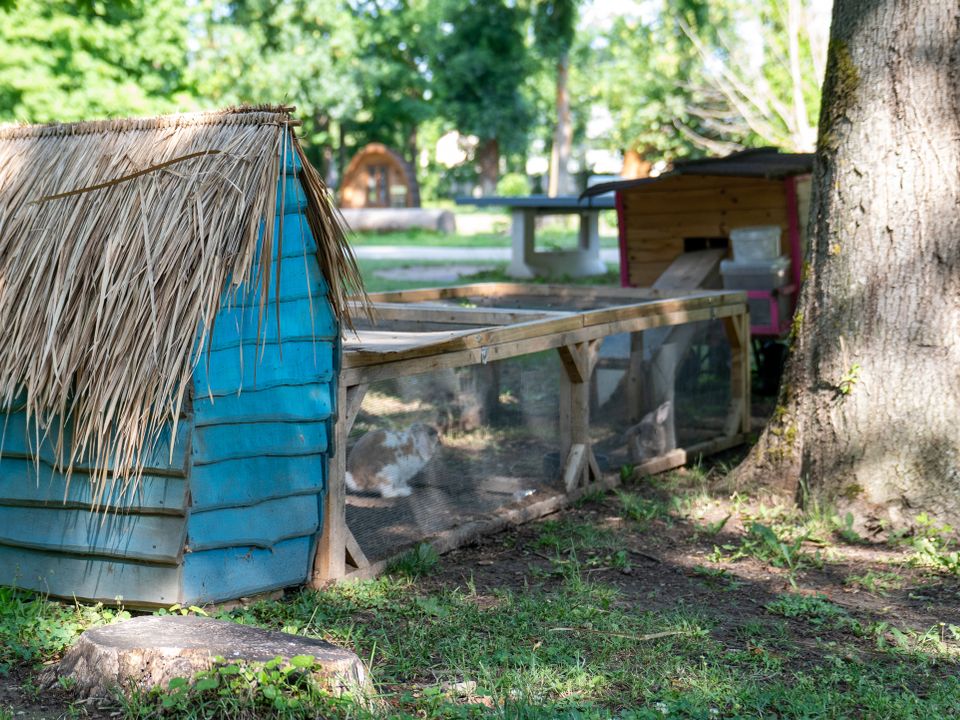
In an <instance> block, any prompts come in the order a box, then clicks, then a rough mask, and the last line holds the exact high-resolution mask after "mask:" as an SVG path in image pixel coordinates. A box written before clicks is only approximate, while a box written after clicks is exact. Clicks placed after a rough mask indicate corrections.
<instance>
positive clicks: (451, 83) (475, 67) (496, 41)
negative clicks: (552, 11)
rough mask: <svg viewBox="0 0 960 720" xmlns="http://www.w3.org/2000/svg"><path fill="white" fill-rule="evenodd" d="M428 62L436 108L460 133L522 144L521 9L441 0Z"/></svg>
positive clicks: (524, 53) (526, 123) (483, 0)
mask: <svg viewBox="0 0 960 720" xmlns="http://www.w3.org/2000/svg"><path fill="white" fill-rule="evenodd" d="M442 7H443V12H442V14H441V18H440V32H439V34H438V36H437V40H436V45H435V47H434V49H433V57H432V61H431V64H430V67H431V71H432V73H433V77H434V91H435V93H436V99H437V103H438V104H439V107H440V109H441V112H442V113H443V115H444V116H445V117H447V118H448V119H449V120H450V121H451V122H452V123H453V125H454V127H456V128H457V129H458V130H459V131H460V132H461V133H463V134H468V135H476V136H477V137H478V138H480V139H481V141H484V140H493V139H495V140H497V141H498V143H499V146H500V149H501V151H509V150H512V149H517V148H522V147H523V146H524V143H525V141H526V138H527V133H528V131H529V128H530V126H531V123H532V121H533V117H532V114H531V109H530V107H529V104H528V101H527V99H526V98H525V97H524V95H523V93H522V92H521V87H522V85H523V82H524V80H525V79H526V77H527V75H528V74H529V72H530V70H531V66H530V62H531V61H530V56H529V52H528V49H527V45H526V43H525V42H524V37H523V24H524V20H525V17H524V13H523V10H522V9H521V8H520V7H519V6H517V5H515V4H508V3H507V2H505V0H445V1H444V2H443V5H442Z"/></svg>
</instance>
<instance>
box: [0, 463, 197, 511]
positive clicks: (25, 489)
mask: <svg viewBox="0 0 960 720" xmlns="http://www.w3.org/2000/svg"><path fill="white" fill-rule="evenodd" d="M38 471H39V474H38ZM92 502H93V493H92V492H91V488H90V480H89V478H88V476H87V475H86V474H85V473H79V472H75V473H74V474H73V476H72V477H71V478H70V482H69V483H68V482H67V478H66V475H64V474H63V473H58V472H56V471H55V470H53V468H52V467H50V466H49V465H47V464H46V463H40V465H39V468H38V466H37V464H36V463H35V462H34V461H33V460H30V459H15V458H9V457H2V458H0V504H2V505H46V506H55V507H90V505H91V503H92ZM100 505H101V506H104V505H107V506H110V507H116V508H124V509H126V510H128V511H130V512H137V513H150V514H153V513H155V514H168V515H183V514H184V513H185V511H186V510H185V509H186V506H187V482H186V480H184V479H183V478H179V477H164V476H160V475H143V476H142V477H141V483H140V487H139V488H128V490H127V491H126V492H125V493H122V492H121V489H120V487H119V486H118V487H116V488H113V489H111V490H109V491H108V492H107V493H106V494H105V496H104V498H103V499H102V500H101V503H100Z"/></svg>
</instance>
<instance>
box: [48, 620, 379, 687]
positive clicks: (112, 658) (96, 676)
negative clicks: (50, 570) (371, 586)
mask: <svg viewBox="0 0 960 720" xmlns="http://www.w3.org/2000/svg"><path fill="white" fill-rule="evenodd" d="M297 655H312V656H313V657H314V659H315V663H316V664H315V666H314V674H315V676H316V677H317V678H318V679H319V680H320V681H321V682H322V683H323V684H325V685H326V686H327V687H328V688H329V689H330V691H331V692H334V693H339V692H342V691H345V690H350V691H358V690H360V691H363V690H364V689H366V686H367V682H368V679H367V674H366V669H365V668H364V666H363V663H362V662H361V661H360V658H358V657H357V656H356V655H355V654H354V653H352V652H350V651H348V650H343V649H341V648H338V647H336V646H335V645H331V644H330V643H328V642H324V641H323V640H316V639H313V638H306V637H301V636H299V635H290V634H287V633H282V632H270V631H267V630H261V629H260V628H254V627H249V626H246V625H237V624H235V623H230V622H224V621H222V620H214V619H212V618H205V617H197V616H193V615H186V616H181V615H166V616H163V617H158V616H144V617H138V618H134V619H132V620H128V621H126V622H122V623H116V624H114V625H105V626H103V627H98V628H93V629H91V630H87V631H86V632H84V633H83V634H82V635H81V636H80V638H79V640H77V642H76V644H75V645H74V646H73V647H72V648H70V650H68V651H67V653H66V655H65V656H64V657H63V659H62V660H61V661H60V662H59V663H58V664H57V665H55V666H54V667H53V668H51V669H50V670H48V671H47V672H46V673H45V676H44V677H42V678H41V682H42V683H43V684H44V685H46V686H50V685H52V684H54V683H56V682H57V680H58V679H59V678H69V679H70V680H71V681H72V682H73V683H74V688H75V690H76V692H77V693H78V694H79V695H81V696H83V697H91V696H106V695H108V694H109V692H110V691H111V690H112V689H116V688H118V687H119V688H121V689H130V688H133V687H137V688H144V689H146V688H151V687H155V686H158V685H159V686H161V687H166V685H167V684H168V683H169V682H170V680H172V679H173V678H176V677H185V678H190V677H192V676H193V675H195V674H196V673H197V672H199V671H201V670H206V669H208V668H210V667H211V666H213V665H214V658H216V657H222V658H223V659H224V660H226V661H227V662H241V663H242V662H268V661H270V660H273V659H274V658H277V657H280V658H283V659H284V660H289V659H290V658H292V657H295V656H297Z"/></svg>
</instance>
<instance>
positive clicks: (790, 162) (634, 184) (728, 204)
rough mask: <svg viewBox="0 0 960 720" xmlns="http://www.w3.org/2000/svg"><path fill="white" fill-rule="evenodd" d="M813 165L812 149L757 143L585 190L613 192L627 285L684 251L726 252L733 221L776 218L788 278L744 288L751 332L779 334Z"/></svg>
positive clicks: (793, 284) (791, 293) (647, 279)
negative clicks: (659, 172)
mask: <svg viewBox="0 0 960 720" xmlns="http://www.w3.org/2000/svg"><path fill="white" fill-rule="evenodd" d="M812 168H813V155H810V154H795V153H781V152H779V151H777V150H776V149H774V148H759V149H755V150H745V151H742V152H739V153H735V154H733V155H730V156H728V157H724V158H709V159H701V160H688V161H677V162H676V163H675V165H674V168H673V170H671V171H670V172H667V173H665V174H663V175H660V176H658V177H651V178H640V179H636V180H621V181H614V182H609V183H603V184H601V185H596V186H594V187H592V188H589V189H588V190H587V192H586V193H585V195H590V196H593V195H602V194H606V193H609V192H614V193H615V202H616V209H617V223H618V226H619V244H620V279H621V284H622V285H623V286H624V287H649V286H652V285H653V284H654V283H655V282H656V280H657V279H658V278H659V277H660V275H661V274H662V273H663V272H664V271H665V270H666V269H667V268H668V267H669V266H670V264H671V263H672V262H673V261H674V260H676V259H677V257H678V256H679V255H680V254H681V253H683V252H691V251H696V250H705V249H713V248H724V249H727V251H728V256H729V254H730V250H729V248H730V231H731V230H734V229H736V228H743V227H754V226H764V225H766V226H779V228H780V231H781V235H780V255H782V256H786V257H788V258H789V270H788V280H787V284H786V285H784V286H783V287H780V288H778V289H776V290H756V289H751V290H748V298H749V304H750V313H751V316H752V320H751V334H753V335H754V336H758V335H759V336H779V335H782V334H784V333H785V332H787V330H788V329H789V327H790V320H791V316H792V314H793V309H794V307H795V305H796V298H797V290H798V288H799V286H800V279H801V272H802V258H803V245H804V242H805V237H806V229H807V228H806V225H807V216H808V214H809V207H810V173H811V171H812Z"/></svg>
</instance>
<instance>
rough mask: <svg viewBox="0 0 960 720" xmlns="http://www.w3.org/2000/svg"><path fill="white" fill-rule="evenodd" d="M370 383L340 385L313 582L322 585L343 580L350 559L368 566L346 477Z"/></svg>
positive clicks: (358, 565) (357, 565)
mask: <svg viewBox="0 0 960 720" xmlns="http://www.w3.org/2000/svg"><path fill="white" fill-rule="evenodd" d="M366 392H367V385H352V386H349V387H348V386H346V385H345V384H344V383H340V384H339V386H338V388H337V408H338V409H339V413H338V416H337V422H336V424H335V425H334V436H335V442H334V449H335V454H334V456H333V457H332V458H331V459H330V460H331V462H330V473H329V476H328V477H327V496H326V502H324V504H323V530H322V531H321V533H320V541H319V542H318V543H317V552H316V556H315V558H314V562H313V578H312V580H311V583H310V584H311V585H312V586H313V587H319V586H320V585H323V584H324V583H325V582H327V581H329V580H339V579H340V578H342V577H343V576H344V575H345V574H346V572H347V561H348V560H349V561H350V563H351V564H352V565H353V566H355V567H365V566H366V565H367V564H369V563H368V561H367V558H366V556H365V555H364V554H363V551H362V550H361V549H360V546H359V545H358V544H357V541H356V539H355V538H354V537H353V534H352V533H351V532H350V529H349V528H348V527H347V494H346V492H347V488H346V482H345V480H344V477H345V475H346V472H347V437H348V436H349V435H350V430H351V428H352V427H353V423H354V421H355V420H356V419H357V414H358V413H359V412H360V406H361V404H362V403H363V396H364V395H365V394H366Z"/></svg>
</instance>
